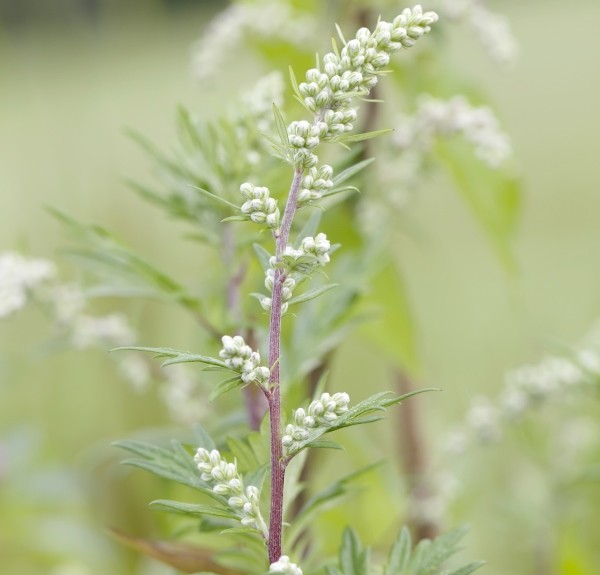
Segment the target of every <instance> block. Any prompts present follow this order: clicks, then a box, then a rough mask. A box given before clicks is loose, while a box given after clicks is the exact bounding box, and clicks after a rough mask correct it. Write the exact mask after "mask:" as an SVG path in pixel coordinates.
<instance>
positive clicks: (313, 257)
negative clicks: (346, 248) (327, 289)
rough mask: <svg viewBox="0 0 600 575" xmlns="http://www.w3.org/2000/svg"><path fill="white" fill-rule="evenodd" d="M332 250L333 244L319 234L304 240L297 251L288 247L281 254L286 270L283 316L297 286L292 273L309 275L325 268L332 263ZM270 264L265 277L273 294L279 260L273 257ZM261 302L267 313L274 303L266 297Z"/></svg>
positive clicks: (283, 290)
mask: <svg viewBox="0 0 600 575" xmlns="http://www.w3.org/2000/svg"><path fill="white" fill-rule="evenodd" d="M330 250H331V243H330V242H329V240H328V239H327V236H326V235H325V234H323V233H320V234H317V235H316V236H315V237H314V238H313V237H307V238H304V239H303V240H302V243H301V244H300V247H299V248H298V249H295V248H293V247H292V246H286V248H285V249H284V250H283V253H282V254H281V262H282V263H283V266H284V268H285V270H286V271H285V277H284V280H283V288H282V294H281V299H282V303H281V313H282V314H284V313H286V312H287V310H288V307H289V304H288V302H289V300H290V299H292V297H293V291H294V288H295V287H296V285H297V282H296V279H295V278H293V277H292V276H291V275H290V273H291V272H294V271H296V272H300V273H301V274H304V275H308V274H309V273H310V272H311V271H313V270H314V268H315V267H316V266H324V265H325V264H327V263H328V262H329V261H330V256H329V251H330ZM269 263H270V264H271V267H270V268H269V269H268V270H267V272H266V275H265V287H266V288H267V289H268V290H269V291H270V292H271V293H273V286H274V285H275V267H276V266H277V258H276V257H275V256H272V257H271V259H270V260H269ZM259 301H260V305H261V306H262V308H263V309H264V310H265V311H270V310H271V305H272V303H273V301H272V298H270V297H266V296H264V297H261V298H259Z"/></svg>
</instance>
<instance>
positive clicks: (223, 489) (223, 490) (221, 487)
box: [213, 483, 230, 495]
mask: <svg viewBox="0 0 600 575" xmlns="http://www.w3.org/2000/svg"><path fill="white" fill-rule="evenodd" d="M213 492H214V493H217V494H218V495H228V494H229V492H230V489H229V487H228V486H227V485H225V484H224V483H217V485H215V486H214V487H213Z"/></svg>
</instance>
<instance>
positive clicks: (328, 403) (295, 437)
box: [281, 392, 350, 454]
mask: <svg viewBox="0 0 600 575" xmlns="http://www.w3.org/2000/svg"><path fill="white" fill-rule="evenodd" d="M349 403H350V396H349V395H348V394H347V393H344V392H342V393H334V394H333V395H330V394H329V393H324V394H323V395H321V397H320V398H319V399H316V400H314V401H313V402H312V403H311V404H310V405H309V406H308V410H306V411H305V410H304V409H302V408H299V409H296V411H294V423H290V424H288V425H287V426H286V428H285V434H284V436H283V437H282V439H281V442H282V444H283V447H284V450H285V451H286V453H288V454H290V453H294V452H295V451H296V450H297V449H298V448H299V447H300V446H299V445H298V444H299V443H300V442H302V441H305V440H306V439H308V437H309V436H310V432H311V430H314V429H317V428H323V427H331V426H332V425H333V424H334V423H335V421H336V419H337V418H338V417H339V416H340V415H342V414H344V413H346V412H347V411H348V404H349Z"/></svg>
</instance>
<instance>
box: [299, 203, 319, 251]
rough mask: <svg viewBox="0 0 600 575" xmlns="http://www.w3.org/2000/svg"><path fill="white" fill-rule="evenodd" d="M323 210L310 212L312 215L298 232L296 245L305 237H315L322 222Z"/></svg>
mask: <svg viewBox="0 0 600 575" xmlns="http://www.w3.org/2000/svg"><path fill="white" fill-rule="evenodd" d="M321 216H322V212H320V211H314V212H313V213H312V214H310V217H309V218H308V219H307V220H306V222H305V223H304V225H303V226H302V229H301V230H300V231H299V232H298V235H297V236H296V245H300V243H301V242H302V240H303V239H304V238H309V237H314V236H315V235H316V234H317V232H318V230H319V224H320V223H321Z"/></svg>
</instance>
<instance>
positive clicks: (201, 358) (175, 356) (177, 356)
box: [111, 345, 230, 371]
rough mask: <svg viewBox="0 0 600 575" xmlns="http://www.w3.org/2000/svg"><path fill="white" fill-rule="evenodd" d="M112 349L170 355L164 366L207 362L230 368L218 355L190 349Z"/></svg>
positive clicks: (134, 346) (163, 355) (142, 347)
mask: <svg viewBox="0 0 600 575" xmlns="http://www.w3.org/2000/svg"><path fill="white" fill-rule="evenodd" d="M111 351H145V352H149V353H153V354H154V358H160V357H168V358H170V359H167V360H166V361H164V362H163V364H162V365H163V366H167V365H173V364H175V363H206V364H208V365H214V366H216V367H219V368H222V369H225V370H228V371H230V370H229V368H228V367H227V365H226V364H225V362H224V361H222V360H220V359H217V358H216V357H209V356H206V355H199V354H196V353H191V352H189V351H181V350H178V349H173V348H170V347H145V346H136V345H131V346H122V347H116V348H114V349H111Z"/></svg>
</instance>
